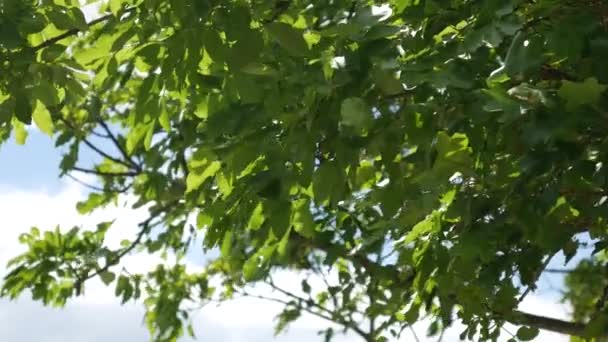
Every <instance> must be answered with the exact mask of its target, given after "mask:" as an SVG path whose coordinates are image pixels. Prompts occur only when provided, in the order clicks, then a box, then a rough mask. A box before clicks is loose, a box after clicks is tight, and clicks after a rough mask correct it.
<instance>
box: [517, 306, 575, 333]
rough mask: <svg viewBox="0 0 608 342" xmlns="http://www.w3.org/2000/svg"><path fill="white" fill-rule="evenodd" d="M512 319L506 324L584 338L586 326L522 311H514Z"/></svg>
mask: <svg viewBox="0 0 608 342" xmlns="http://www.w3.org/2000/svg"><path fill="white" fill-rule="evenodd" d="M514 313H515V315H516V316H515V317H514V318H507V319H506V320H507V321H508V322H511V323H513V324H516V325H527V326H530V327H534V328H538V329H543V330H549V331H554V332H558V333H561V334H566V335H574V336H585V329H586V328H587V325H586V324H583V323H576V322H569V321H563V320H560V319H556V318H550V317H545V316H538V315H534V314H530V313H526V312H523V311H519V310H516V311H514Z"/></svg>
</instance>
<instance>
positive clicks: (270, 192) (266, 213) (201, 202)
mask: <svg viewBox="0 0 608 342" xmlns="http://www.w3.org/2000/svg"><path fill="white" fill-rule="evenodd" d="M89 2H91V1H89ZM99 7H100V8H99V11H100V14H99V15H96V16H95V17H93V19H89V21H87V20H86V19H85V15H84V13H83V11H82V4H81V3H79V1H77V0H2V1H0V140H2V141H5V140H7V139H9V138H11V137H14V139H16V141H17V142H19V143H22V144H23V143H25V142H26V139H27V134H28V133H27V132H28V131H27V130H26V126H28V125H32V124H35V125H36V126H37V127H38V129H39V130H40V131H42V132H44V133H46V134H48V135H49V136H51V137H52V138H53V140H54V142H55V145H56V146H57V148H59V149H61V151H63V152H64V155H63V160H62V162H61V164H60V166H59V168H60V174H61V175H62V176H70V177H80V176H81V175H82V174H88V175H93V176H94V177H95V178H96V184H94V185H92V186H91V188H92V191H91V193H90V195H89V196H88V199H87V200H86V201H83V202H81V203H78V204H77V207H78V210H79V211H80V212H81V213H83V214H87V213H89V212H91V211H93V210H96V209H99V208H103V207H105V206H108V205H112V204H113V203H116V202H117V201H118V200H119V199H120V198H121V196H125V195H128V196H132V198H134V199H135V200H134V201H133V203H134V204H133V207H134V208H145V210H147V211H149V216H148V218H147V219H146V220H144V221H142V222H141V223H140V224H139V226H138V234H137V235H136V236H132V237H128V239H127V240H125V241H124V242H123V244H122V246H121V247H120V248H118V249H113V248H110V247H108V245H107V244H106V243H105V242H104V236H105V234H106V233H107V232H108V231H110V230H112V229H118V228H117V227H113V226H112V222H101V223H100V224H99V225H98V226H97V227H75V228H73V229H65V228H70V227H62V228H58V229H56V230H48V229H47V228H48V227H47V228H45V227H41V228H44V229H42V231H41V230H40V229H38V228H32V230H31V231H30V232H27V233H24V234H23V235H22V236H21V238H20V241H21V243H23V244H25V245H26V246H27V251H26V252H25V253H24V254H22V255H19V256H16V257H15V259H13V260H12V261H11V262H10V264H9V272H8V274H7V275H6V277H5V280H4V283H3V285H2V290H1V294H2V295H3V296H6V297H10V298H15V297H17V296H19V295H20V294H23V293H24V292H26V293H31V295H32V297H33V298H34V299H36V300H40V301H41V302H43V303H44V304H47V305H56V306H61V305H64V304H65V303H66V301H67V300H68V299H70V298H72V297H74V296H78V295H81V294H82V293H83V291H84V289H85V287H86V284H87V282H88V281H89V280H91V279H93V278H100V279H101V280H102V281H103V282H104V283H106V284H107V285H108V286H113V287H115V291H116V295H117V296H118V297H120V298H121V299H122V301H123V302H126V301H130V300H139V299H142V300H143V302H144V303H145V305H146V310H147V311H146V323H147V326H148V327H149V330H150V333H151V339H152V340H154V341H175V340H176V339H177V338H178V337H179V336H182V335H183V334H185V333H187V332H189V331H191V328H190V327H189V325H188V324H189V322H188V318H189V310H188V309H187V308H186V306H187V304H188V303H193V302H195V303H196V302H201V303H203V302H206V301H209V300H229V299H230V298H232V297H233V296H236V295H255V294H253V293H250V292H248V291H249V290H248V288H249V287H250V286H251V284H260V283H264V284H267V285H268V286H270V287H272V288H273V289H274V290H275V291H276V292H277V293H279V294H281V297H280V298H275V300H277V301H280V302H282V303H283V304H284V305H285V310H284V311H283V312H282V313H281V314H280V315H279V318H280V319H279V321H278V323H277V331H281V330H282V329H284V328H285V327H286V325H287V324H288V323H289V322H291V321H293V320H296V319H297V318H298V317H299V316H300V315H301V313H303V312H308V313H312V314H314V315H317V316H319V317H322V318H326V319H328V320H329V321H333V322H335V323H337V324H338V325H340V326H342V327H343V328H344V329H345V330H346V331H351V332H353V333H355V334H357V335H359V336H360V337H361V338H362V339H363V340H365V341H384V340H387V339H390V338H394V337H396V336H398V335H399V334H400V333H401V332H402V331H403V330H404V329H407V327H408V326H410V325H411V324H413V323H415V322H417V321H420V320H423V319H425V320H428V322H430V326H429V333H430V334H439V333H440V332H441V331H443V330H444V329H446V328H447V327H449V326H451V325H452V324H453V323H454V322H460V323H462V324H464V325H465V326H466V330H465V331H464V332H463V333H462V335H461V338H463V339H466V338H468V339H475V340H481V341H488V340H496V339H497V338H498V336H499V335H500V334H501V331H502V330H501V327H502V326H503V325H504V324H505V323H506V322H511V323H514V324H516V325H519V326H521V327H520V328H519V330H518V331H517V332H516V334H515V336H513V337H512V340H513V341H520V340H521V341H526V340H532V339H534V338H535V337H536V335H537V334H538V329H547V330H551V331H556V332H562V333H566V334H570V335H573V336H578V337H576V338H579V339H580V340H583V339H586V338H596V339H597V340H598V341H599V338H601V337H602V336H606V335H607V334H608V330H607V329H606V327H607V326H608V286H607V284H608V276H606V269H607V268H606V262H608V259H607V258H606V255H607V254H606V249H607V248H608V222H607V220H608V208H607V205H608V204H606V199H607V198H608V197H607V192H606V191H607V190H606V186H607V182H608V169H607V168H606V167H605V165H604V163H605V162H606V161H607V160H608V138H607V136H606V131H607V129H608V98H607V96H606V91H605V90H606V88H607V86H608V67H607V66H606V61H608V3H607V2H605V1H601V0H580V1H571V0H535V1H527V0H484V1H481V0H377V1H371V0H316V1H312V0H221V1H220V0H206V1H194V0H190V1H189V0H109V1H102V2H100V3H99ZM85 149H86V150H89V151H92V152H93V153H95V154H96V155H97V156H98V157H99V158H98V159H95V160H94V162H92V163H87V162H88V160H83V158H79V156H81V155H82V152H83V151H84V150H85ZM3 167H6V166H3ZM9 167H10V166H9ZM79 174H80V175H79ZM581 234H584V235H585V236H587V238H581ZM588 245H591V246H592V248H593V253H592V256H591V257H590V258H589V259H588V260H586V261H585V262H583V263H581V264H580V266H579V267H578V268H577V269H576V270H575V271H574V272H572V273H571V274H570V275H568V277H567V279H566V283H567V285H568V287H567V291H566V292H565V294H564V297H565V300H568V301H570V302H571V303H572V305H573V308H574V315H573V317H572V321H562V320H558V319H555V318H552V317H545V316H544V315H543V314H545V313H530V312H522V311H520V310H518V305H519V303H520V302H521V301H522V300H523V299H524V297H526V296H527V295H528V294H529V293H530V292H531V291H533V290H534V289H535V287H536V284H537V281H538V279H539V277H540V275H541V274H542V272H543V270H544V269H545V268H546V267H547V265H548V263H549V261H550V260H551V259H552V258H553V256H555V255H557V254H559V253H563V254H564V255H565V256H566V259H567V260H568V259H570V258H572V257H573V256H574V255H575V254H576V253H577V252H578V251H579V250H581V249H582V248H585V247H586V246H588ZM201 249H203V250H204V251H206V252H207V255H208V256H210V261H209V262H208V264H207V265H206V266H205V268H204V270H202V271H196V272H194V271H192V270H189V269H188V268H187V267H186V266H185V259H186V256H187V255H188V253H190V252H192V251H193V250H201ZM157 252H161V253H164V254H167V255H174V256H176V261H175V263H173V264H171V265H164V264H163V265H159V266H158V267H157V268H156V269H154V270H153V271H151V272H149V273H142V274H133V273H129V272H128V270H125V269H121V268H120V267H119V265H120V260H121V258H122V257H124V256H126V255H128V254H132V253H142V254H146V253H157ZM282 270H289V271H298V272H305V273H306V274H313V275H316V276H318V277H321V278H323V279H324V280H325V281H326V283H325V285H326V286H323V287H321V288H316V287H314V288H312V287H311V285H310V284H309V283H308V282H307V281H306V280H303V281H302V284H301V291H300V290H298V291H296V292H293V291H291V290H286V289H283V288H281V287H280V286H279V285H277V284H276V283H275V282H274V281H273V275H274V273H275V272H277V271H282ZM363 321H364V322H367V323H366V324H362V323H361V322H363ZM334 333H337V332H334V330H332V329H328V330H326V331H325V332H324V338H325V339H326V340H330V339H331V338H332V336H333V335H334Z"/></svg>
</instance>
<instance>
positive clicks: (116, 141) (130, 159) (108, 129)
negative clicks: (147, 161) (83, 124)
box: [97, 118, 142, 172]
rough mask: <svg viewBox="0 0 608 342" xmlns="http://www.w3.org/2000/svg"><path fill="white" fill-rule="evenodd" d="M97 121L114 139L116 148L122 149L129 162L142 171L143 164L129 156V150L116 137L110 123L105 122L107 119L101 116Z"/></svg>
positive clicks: (111, 138) (121, 151)
mask: <svg viewBox="0 0 608 342" xmlns="http://www.w3.org/2000/svg"><path fill="white" fill-rule="evenodd" d="M97 122H98V123H99V124H100V125H101V127H102V128H103V129H104V131H106V133H107V134H108V135H109V138H110V140H112V142H113V143H114V145H115V146H116V148H117V149H118V151H120V153H121V154H122V156H123V157H124V158H125V160H127V161H129V163H130V164H131V165H132V166H133V167H134V168H135V169H136V170H137V171H140V172H141V170H142V168H141V166H140V165H139V164H137V163H136V162H135V161H134V160H133V159H132V158H131V156H129V153H127V150H126V149H125V148H124V147H123V146H122V144H121V143H120V142H119V141H118V138H116V136H115V135H114V134H113V133H112V131H111V130H110V127H108V124H106V123H105V121H103V120H102V119H101V118H97Z"/></svg>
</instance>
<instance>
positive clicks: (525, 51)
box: [505, 31, 544, 75]
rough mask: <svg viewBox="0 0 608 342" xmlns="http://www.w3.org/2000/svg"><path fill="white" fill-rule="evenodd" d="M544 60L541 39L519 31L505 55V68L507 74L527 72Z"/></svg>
mask: <svg viewBox="0 0 608 342" xmlns="http://www.w3.org/2000/svg"><path fill="white" fill-rule="evenodd" d="M543 60H544V57H543V40H542V39H541V38H540V37H538V36H535V35H532V36H528V35H526V34H525V33H524V31H520V32H518V33H517V35H516V36H515V37H514V38H513V41H512V42H511V46H510V47H509V50H508V51H507V55H506V57H505V70H506V71H507V73H508V74H509V75H517V74H521V73H527V72H529V71H531V70H533V69H534V68H537V67H539V66H540V65H541V64H542V62H543Z"/></svg>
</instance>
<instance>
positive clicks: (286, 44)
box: [266, 22, 309, 56]
mask: <svg viewBox="0 0 608 342" xmlns="http://www.w3.org/2000/svg"><path fill="white" fill-rule="evenodd" d="M266 30H267V31H268V33H270V35H271V36H272V37H273V38H274V39H275V40H276V41H277V42H278V43H279V45H281V46H282V47H283V48H284V49H285V50H287V51H288V52H289V53H290V54H292V55H294V56H306V55H308V53H309V50H308V44H306V40H304V36H303V32H302V31H300V30H297V29H295V28H293V26H291V25H289V24H286V23H280V22H275V23H271V24H268V25H267V26H266Z"/></svg>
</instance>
